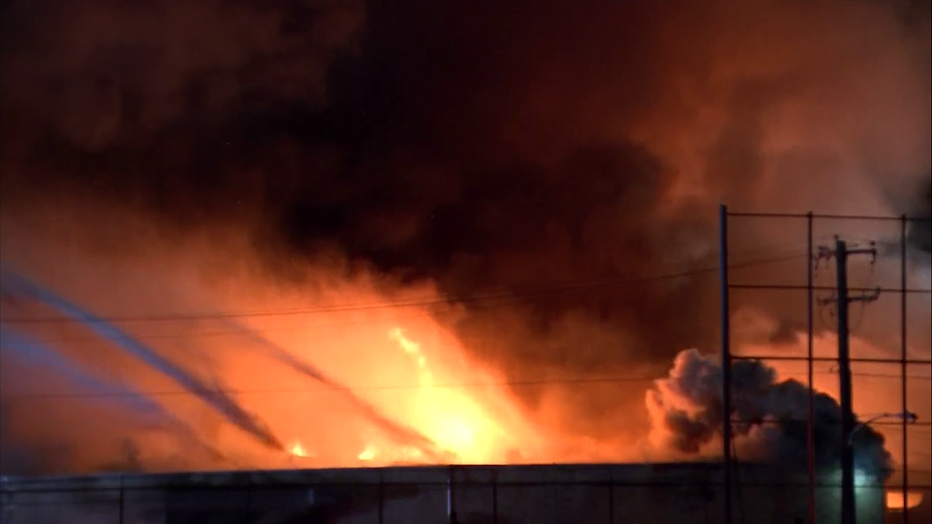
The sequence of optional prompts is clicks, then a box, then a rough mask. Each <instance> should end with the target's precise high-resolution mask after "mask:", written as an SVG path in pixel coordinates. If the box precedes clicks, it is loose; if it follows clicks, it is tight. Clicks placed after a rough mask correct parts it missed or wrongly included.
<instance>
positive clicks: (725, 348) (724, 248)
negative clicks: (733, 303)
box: [719, 204, 732, 524]
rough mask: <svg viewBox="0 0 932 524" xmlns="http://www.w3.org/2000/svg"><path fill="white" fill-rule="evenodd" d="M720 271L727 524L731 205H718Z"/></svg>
mask: <svg viewBox="0 0 932 524" xmlns="http://www.w3.org/2000/svg"><path fill="white" fill-rule="evenodd" d="M719 274H720V280H721V282H720V285H721V308H722V313H721V314H722V460H723V462H724V466H725V472H724V477H725V479H724V480H725V518H724V521H725V524H731V502H732V501H731V336H730V335H731V325H730V318H729V317H730V314H731V308H730V306H729V303H728V293H729V288H728V207H727V206H725V205H724V204H722V205H721V207H720V208H719Z"/></svg>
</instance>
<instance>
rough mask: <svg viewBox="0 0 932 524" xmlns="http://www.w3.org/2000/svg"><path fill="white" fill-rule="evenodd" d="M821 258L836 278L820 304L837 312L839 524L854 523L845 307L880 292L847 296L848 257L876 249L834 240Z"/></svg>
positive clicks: (821, 252)
mask: <svg viewBox="0 0 932 524" xmlns="http://www.w3.org/2000/svg"><path fill="white" fill-rule="evenodd" d="M819 255H820V257H822V258H831V257H833V256H834V257H835V262H836V274H837V279H838V284H837V286H838V289H837V294H836V296H835V297H833V298H828V299H825V300H822V301H821V302H822V303H823V304H830V303H833V302H834V303H836V304H837V309H838V376H839V386H840V388H839V396H840V397H841V399H840V400H841V428H842V429H841V439H842V440H841V445H842V447H841V450H842V452H841V524H856V523H857V506H856V504H855V490H854V485H855V481H854V445H853V439H852V438H851V436H852V435H853V434H854V430H855V425H854V407H853V402H852V398H851V353H850V347H849V329H850V328H849V326H848V306H849V305H851V303H852V302H872V301H874V300H877V297H878V296H879V295H880V292H879V291H874V292H872V293H866V294H860V295H853V296H852V295H849V293H848V257H849V256H850V255H870V256H871V261H872V262H873V260H875V259H876V257H877V249H876V248H875V247H874V245H873V244H871V247H869V248H849V247H848V245H847V244H846V243H845V241H844V240H841V239H840V238H838V237H835V249H834V250H832V249H830V248H826V247H821V248H820V249H819Z"/></svg>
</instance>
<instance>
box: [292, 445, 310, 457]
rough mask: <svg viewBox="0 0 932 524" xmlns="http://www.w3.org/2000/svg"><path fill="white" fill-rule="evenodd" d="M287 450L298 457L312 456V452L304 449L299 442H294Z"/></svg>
mask: <svg viewBox="0 0 932 524" xmlns="http://www.w3.org/2000/svg"><path fill="white" fill-rule="evenodd" d="M289 451H290V452H291V454H292V455H294V456H296V457H300V458H312V457H313V456H314V454H313V453H311V452H310V451H308V450H307V449H305V447H304V446H302V445H301V443H300V442H295V443H294V444H293V445H292V446H291V449H290V450H289Z"/></svg>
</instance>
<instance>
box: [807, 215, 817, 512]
mask: <svg viewBox="0 0 932 524" xmlns="http://www.w3.org/2000/svg"><path fill="white" fill-rule="evenodd" d="M812 226H813V224H812V212H811V211H810V212H809V213H807V214H806V238H807V248H806V268H807V269H806V339H807V340H806V346H807V347H806V357H807V358H806V360H807V363H806V373H807V375H808V379H809V384H808V386H809V420H808V423H807V427H806V447H807V451H808V455H809V457H808V461H809V464H808V469H809V524H816V496H815V481H816V464H815V384H814V377H813V373H814V370H813V366H814V362H813V358H814V357H815V344H814V341H813V340H812V337H813V334H814V331H815V329H814V326H813V323H814V318H813V317H814V315H813V310H812V301H813V292H814V275H813V268H812V266H813V255H814V253H813V246H812V242H813V238H812Z"/></svg>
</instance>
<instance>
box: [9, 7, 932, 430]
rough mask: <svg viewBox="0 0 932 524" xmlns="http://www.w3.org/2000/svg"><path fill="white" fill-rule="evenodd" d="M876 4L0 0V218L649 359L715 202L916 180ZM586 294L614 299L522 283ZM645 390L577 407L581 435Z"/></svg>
mask: <svg viewBox="0 0 932 524" xmlns="http://www.w3.org/2000/svg"><path fill="white" fill-rule="evenodd" d="M893 4H896V5H892V4H890V3H887V2H859V1H855V2H831V1H827V2H796V1H793V0H788V1H786V2H754V3H744V2H727V1H723V2H711V1H710V2H695V1H691V0H683V1H676V0H670V1H659V2H647V1H638V2H600V1H593V2H575V3H567V2H558V1H534V2H527V1H515V2H508V3H506V4H502V3H501V2H495V1H486V0H478V1H474V0H466V1H445V2H432V1H384V2H382V1H371V2H368V3H363V2H354V1H345V2H344V1H339V0H333V1H326V0H319V1H315V0H306V1H301V0H280V1H262V0H244V1H241V2H232V1H223V0H199V1H197V2H164V1H163V2H159V1H154V0H153V1H148V0H139V1H135V2H120V1H104V0H84V1H80V0H73V1H68V2H64V1H62V2H35V1H26V0H9V1H7V2H5V3H3V14H2V24H3V27H2V29H3V34H2V37H0V38H2V49H0V53H2V68H3V74H2V75H0V82H2V84H0V87H2V89H0V93H2V111H0V147H2V158H0V169H2V171H3V177H2V179H0V189H2V191H0V199H2V208H0V209H2V213H3V214H4V228H6V229H7V230H17V229H18V228H19V229H22V230H25V231H27V233H22V231H17V232H18V233H21V234H27V235H29V234H32V235H34V236H36V237H39V238H41V235H42V233H41V232H35V233H33V232H32V231H31V230H29V228H30V227H31V226H30V223H29V222H27V220H26V218H23V217H32V216H33V215H39V216H40V217H42V218H47V219H48V221H49V223H51V224H52V225H51V226H48V225H47V224H45V226H46V227H47V228H50V229H53V230H54V229H55V224H56V221H58V222H65V221H67V222H68V223H73V222H77V223H87V224H94V227H91V226H88V229H91V231H89V232H88V233H87V234H86V236H87V238H83V237H82V238H81V239H79V241H80V242H82V243H83V244H84V245H86V246H87V249H95V250H98V251H104V252H106V253H109V254H111V255H112V256H114V257H125V258H127V259H128V260H131V259H132V257H133V256H141V255H139V253H140V252H141V248H140V247H139V246H138V244H139V243H141V241H140V240H138V239H137V238H135V237H134V236H133V233H132V232H128V231H127V230H129V231H131V228H130V227H129V226H126V227H124V225H125V224H126V223H127V222H131V221H132V220H124V217H127V216H129V217H141V218H139V220H147V221H155V222H156V223H157V224H158V225H159V227H160V228H161V230H160V236H159V238H160V239H162V238H168V239H170V240H168V241H167V242H171V241H173V240H174V239H176V238H183V237H187V236H190V235H192V234H193V233H194V232H203V231H210V232H214V233H215V235H216V236H218V237H223V235H224V232H225V231H229V230H239V231H245V232H246V233H245V234H247V235H249V237H250V240H251V244H252V247H253V248H254V251H255V253H248V254H243V253H238V254H236V255H235V256H248V257H258V258H261V259H262V262H263V264H264V268H265V270H266V271H267V273H268V274H269V275H270V276H271V278H273V279H276V280H277V281H278V282H284V283H285V284H286V285H287V284H288V283H290V282H293V281H294V280H295V279H297V278H298V277H297V276H296V272H293V271H292V269H293V268H294V267H296V266H303V265H306V263H308V262H313V261H316V260H317V259H319V258H321V257H323V256H324V253H329V252H331V251H336V252H339V253H340V254H341V255H344V256H346V257H347V258H348V260H349V263H348V264H347V268H346V271H347V272H352V271H357V270H360V269H361V268H364V269H366V270H368V269H373V268H374V269H375V271H376V272H377V273H379V274H382V275H388V276H391V277H392V278H395V279H399V280H401V281H403V282H417V281H422V280H430V281H433V282H435V283H436V284H437V285H438V286H439V287H440V289H441V290H442V291H443V292H444V293H445V294H446V295H447V296H449V297H451V298H453V299H454V300H457V301H459V302H462V303H463V304H465V307H466V309H467V313H468V314H467V315H465V316H464V317H463V318H461V319H458V320H457V323H456V324H455V325H454V326H453V328H454V329H455V330H456V331H457V332H458V334H460V335H462V337H463V339H464V340H470V339H471V338H482V337H485V338H494V339H495V342H494V343H489V344H481V343H468V344H467V345H468V346H469V348H470V349H471V350H472V351H473V352H474V353H476V354H477V355H479V356H480V357H482V358H484V359H487V360H489V361H492V362H493V363H495V364H497V365H498V366H499V367H501V368H503V369H504V370H505V371H506V373H508V374H509V375H510V376H512V377H518V376H519V375H522V374H531V375H537V376H539V375H541V374H542V373H548V372H551V371H552V370H554V369H556V370H559V372H560V374H561V375H562V376H571V377H578V376H580V375H586V374H598V375H602V376H604V375H612V374H623V373H624V372H626V371H629V370H631V369H632V365H635V367H637V366H650V367H653V368H654V369H660V368H661V367H665V365H666V363H667V362H669V359H670V358H671V357H672V356H673V355H675V354H676V352H677V351H679V350H680V349H682V348H683V347H694V346H700V347H712V346H713V345H714V343H715V342H716V338H717V335H716V332H717V327H716V326H717V324H716V318H717V310H716V308H715V302H716V300H717V299H716V295H715V289H716V282H715V273H714V272H708V271H699V272H697V270H700V269H705V268H709V267H714V265H715V264H716V254H715V245H716V244H715V243H716V231H715V227H714V209H715V206H716V204H717V203H718V202H719V201H727V202H728V203H729V204H730V205H732V206H733V207H735V208H742V209H744V210H763V211H807V210H809V209H817V210H818V209H821V207H822V206H832V207H833V209H830V210H829V211H843V212H852V213H855V212H864V211H863V209H862V208H863V207H865V206H869V207H870V206H873V207H876V206H881V205H882V206H883V207H885V208H887V207H888V208H894V211H896V212H903V211H905V210H908V209H907V207H908V205H909V204H908V203H905V201H901V199H899V198H898V199H895V200H896V201H895V202H889V201H886V200H884V198H883V197H879V196H878V195H881V194H882V193H884V191H885V190H886V189H887V188H886V186H887V185H894V186H897V187H898V188H899V187H900V186H905V185H909V187H912V182H913V181H914V179H915V178H916V177H917V175H918V174H919V173H924V172H926V171H927V170H928V169H929V158H928V157H929V154H928V143H929V118H928V114H929V109H930V98H929V96H930V95H929V92H930V85H929V84H930V81H929V70H930V68H929V65H928V64H929V51H928V47H929V43H928V34H929V21H928V17H927V16H925V13H926V11H925V9H926V3H919V4H917V6H918V7H911V6H910V5H908V4H901V3H898V2H894V3H893ZM891 6H892V7H891ZM787 122H789V123H787ZM782 126H787V127H788V129H789V131H787V130H786V129H784V127H782ZM797 135H798V136H797ZM826 137H828V138H826ZM786 144H789V145H786ZM781 148H786V149H787V150H783V149H781ZM865 173H867V174H865ZM910 191H911V190H910ZM893 193H896V194H898V195H899V194H900V193H902V191H899V192H893ZM875 197H876V198H875ZM877 201H882V204H878V202H877ZM49 217H51V218H49ZM114 217H117V218H114ZM98 224H102V225H99V226H98ZM37 229H40V228H37ZM913 231H914V233H913V234H914V236H915V238H917V239H920V241H921V239H922V238H926V237H923V234H924V233H923V232H922V231H921V230H915V229H914V230H913ZM779 233H782V232H779V231H778V232H773V231H766V232H764V231H759V230H752V231H747V232H745V233H744V234H738V235H736V236H738V237H739V238H737V239H736V242H735V243H736V245H737V246H738V248H739V249H740V250H741V251H742V252H743V254H742V255H741V256H737V255H736V258H738V259H740V260H739V261H746V260H748V259H750V260H754V259H760V258H763V259H766V258H771V257H774V256H777V255H784V254H785V253H774V252H773V249H769V248H764V247H763V246H762V245H763V244H765V243H768V242H770V241H771V240H772V238H774V237H780V234H779ZM762 239H764V240H762ZM792 240H797V241H799V240H802V239H801V238H795V237H794V238H793V239H792ZM797 254H799V253H797ZM4 256H7V255H4ZM210 269H211V271H220V270H219V269H217V268H216V267H211V268H210ZM763 269H764V270H768V271H770V270H772V271H774V272H776V271H779V268H778V269H774V268H773V267H770V266H768V267H766V268H763ZM755 274H756V273H754V272H753V271H752V270H749V272H748V273H746V275H747V276H750V277H754V276H755ZM663 275H670V276H671V277H670V278H652V277H657V276H663ZM677 275H679V276H677ZM647 277H651V278H647ZM674 277H675V278H674ZM579 283H589V284H592V283H606V284H605V285H591V286H588V287H586V288H585V289H583V290H581V291H576V292H572V293H559V294H556V293H549V294H547V293H545V294H543V295H542V294H541V293H540V291H541V290H546V289H548V288H550V287H554V286H559V285H567V284H569V285H572V284H579ZM503 292H504V293H506V294H510V295H513V296H515V297H517V298H515V299H514V300H511V301H509V302H507V303H506V304H505V305H504V306H501V305H498V306H496V305H490V304H489V303H488V302H487V301H482V300H472V299H475V298H477V297H482V296H485V295H489V294H494V293H503ZM735 301H736V302H737V304H736V306H737V307H740V306H742V305H746V303H750V305H753V306H757V307H758V308H759V309H762V310H764V311H765V312H766V313H767V314H770V315H772V316H775V317H778V318H780V320H781V321H783V323H782V324H781V325H788V326H793V327H796V326H798V325H799V322H800V320H801V318H802V317H801V311H800V308H799V307H798V305H797V304H787V303H784V302H783V301H781V300H779V299H777V298H773V297H772V296H771V295H766V296H765V295H748V294H745V295H742V296H741V297H737V298H736V299H735ZM786 331H787V330H784V331H781V332H780V334H781V337H780V338H783V339H785V338H787V336H786ZM920 331H921V330H911V333H912V332H916V333H918V332H920ZM638 369H640V368H638ZM642 392H643V388H638V391H637V392H635V393H633V394H626V395H618V394H612V395H606V394H602V393H604V392H601V391H600V392H599V394H596V395H585V394H583V393H578V394H577V395H578V397H577V398H576V399H575V400H576V401H577V402H576V403H578V404H579V406H580V411H581V412H580V411H574V416H573V417H572V420H573V423H574V424H587V423H588V421H590V420H591V421H604V420H606V419H607V418H606V417H605V414H606V413H609V412H612V410H614V409H616V408H615V406H616V405H617V404H618V403H619V400H618V398H619V396H621V397H623V398H625V399H628V400H629V401H631V400H632V399H639V398H640V396H641V393H642ZM614 393H618V392H617V391H615V392H614ZM522 394H524V395H525V396H526V397H528V398H527V400H528V401H529V402H530V403H533V402H535V401H537V400H539V399H538V398H537V396H536V395H535V394H534V392H533V391H532V390H522ZM577 415H581V416H577ZM593 425H600V423H599V422H594V423H593ZM608 425H609V426H612V428H611V429H610V430H609V431H611V432H614V431H615V429H614V427H615V426H613V425H612V424H608ZM585 430H586V431H595V429H594V428H590V427H586V428H585Z"/></svg>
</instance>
